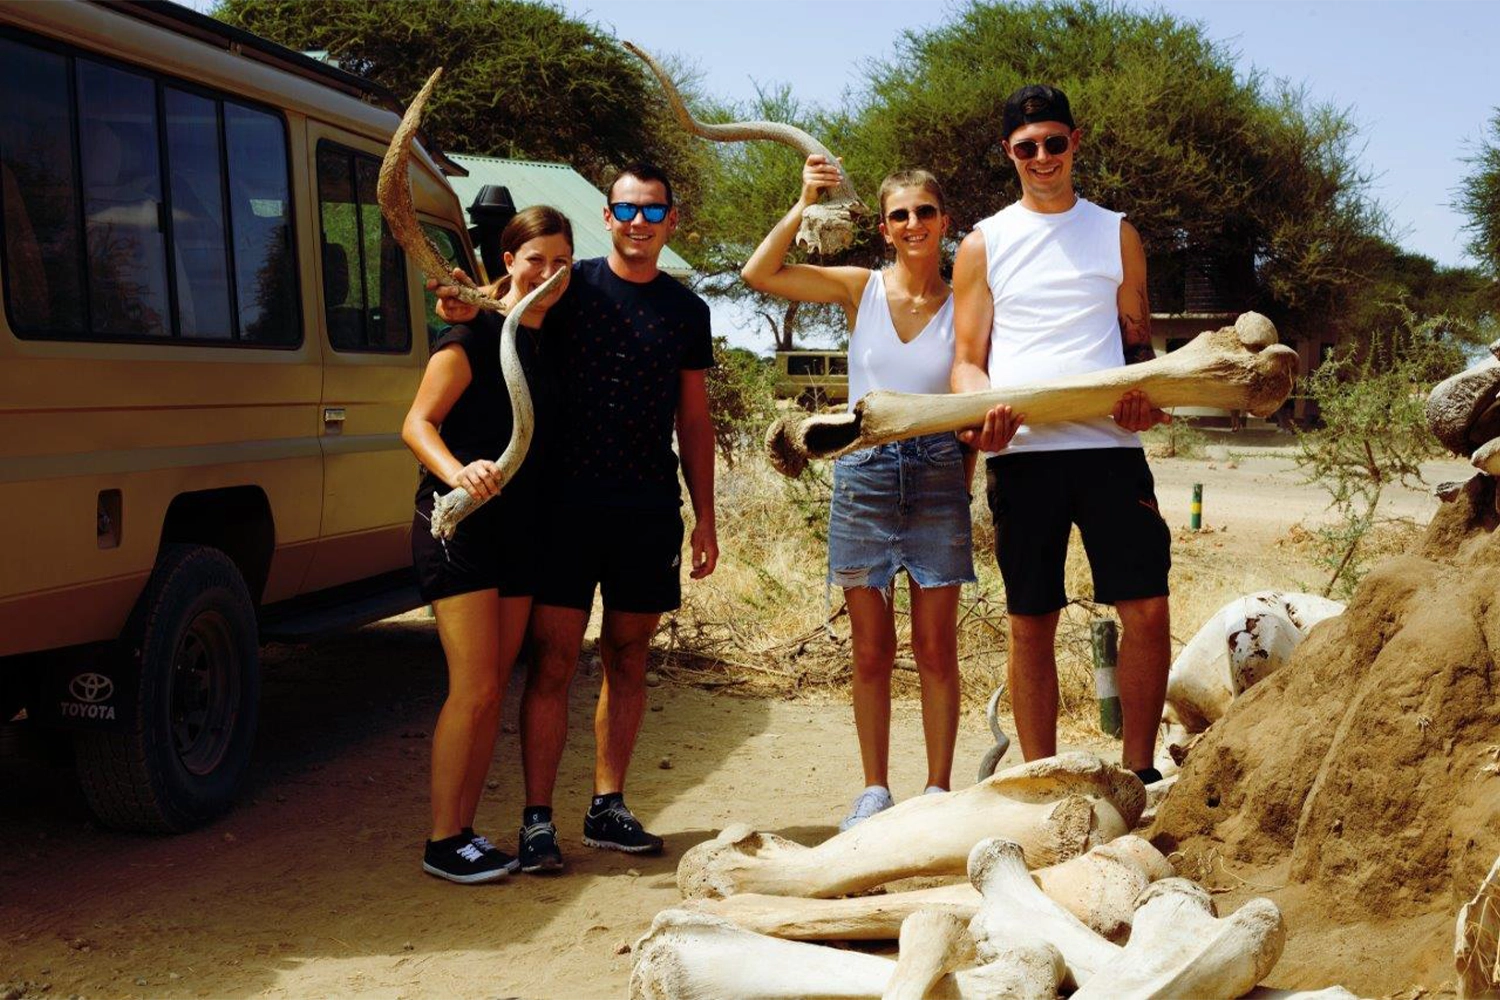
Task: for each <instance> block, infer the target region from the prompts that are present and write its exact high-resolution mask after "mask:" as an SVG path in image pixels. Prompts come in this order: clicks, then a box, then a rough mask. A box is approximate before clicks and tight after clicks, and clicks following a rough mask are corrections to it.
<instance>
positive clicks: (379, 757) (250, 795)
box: [0, 454, 1464, 997]
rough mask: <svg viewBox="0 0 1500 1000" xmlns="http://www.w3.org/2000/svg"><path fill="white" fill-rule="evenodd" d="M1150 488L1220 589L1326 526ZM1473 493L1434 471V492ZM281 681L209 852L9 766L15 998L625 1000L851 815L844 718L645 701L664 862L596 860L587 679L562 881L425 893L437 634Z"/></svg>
mask: <svg viewBox="0 0 1500 1000" xmlns="http://www.w3.org/2000/svg"><path fill="white" fill-rule="evenodd" d="M1154 464H1155V468H1156V473H1157V481H1158V491H1159V496H1160V498H1161V501H1162V507H1163V511H1164V512H1165V513H1166V515H1167V517H1168V520H1169V523H1171V524H1172V525H1173V526H1174V527H1176V526H1179V525H1183V524H1185V523H1186V519H1187V491H1188V490H1189V489H1190V484H1191V483H1193V482H1202V483H1204V484H1205V507H1206V519H1207V521H1208V523H1210V524H1218V525H1221V526H1222V525H1227V526H1228V528H1229V530H1228V531H1227V532H1224V533H1222V534H1221V535H1216V536H1213V537H1214V541H1213V545H1214V546H1215V549H1214V551H1213V553H1212V554H1211V555H1205V556H1204V558H1209V559H1211V560H1212V561H1214V562H1216V563H1217V562H1219V561H1220V560H1221V559H1222V560H1223V561H1224V562H1226V563H1228V562H1231V561H1241V562H1243V563H1244V564H1245V565H1246V566H1252V567H1266V566H1273V565H1274V564H1275V563H1276V561H1277V558H1276V556H1275V555H1274V554H1272V553H1268V552H1267V551H1266V549H1265V547H1266V545H1267V544H1268V543H1269V542H1270V541H1273V540H1274V539H1275V538H1277V537H1280V536H1282V535H1284V534H1285V533H1286V532H1287V531H1288V529H1289V528H1290V527H1291V526H1292V525H1293V524H1295V523H1297V522H1298V521H1300V520H1302V519H1303V518H1317V517H1319V516H1321V511H1322V509H1323V506H1324V505H1325V504H1326V498H1325V497H1324V495H1323V494H1321V493H1320V492H1318V491H1317V490H1316V489H1315V488H1313V487H1306V486H1299V485H1298V484H1297V479H1298V476H1297V474H1296V473H1295V471H1293V470H1291V468H1290V464H1289V463H1288V462H1287V460H1286V459H1285V458H1284V457H1277V456H1275V455H1261V454H1256V455H1251V454H1243V455H1239V456H1236V457H1235V458H1234V459H1233V460H1225V459H1221V460H1219V461H1216V462H1186V461H1168V462H1156V463H1154ZM1230 465H1233V466H1234V467H1233V468H1231V467H1230ZM1463 469H1464V467H1463V466H1462V465H1461V464H1460V463H1442V466H1441V467H1440V468H1434V470H1433V474H1434V475H1433V478H1434V479H1435V478H1457V477H1458V476H1459V475H1462V473H1463ZM1391 505H1392V510H1393V511H1394V512H1399V513H1403V514H1407V515H1409V516H1414V517H1418V518H1419V519H1421V520H1425V519H1426V518H1427V517H1428V516H1430V514H1431V511H1432V509H1433V508H1434V507H1435V501H1433V500H1431V499H1430V497H1428V496H1427V495H1425V494H1423V493H1420V492H1407V491H1396V492H1395V493H1393V494H1392V497H1391ZM1220 550H1222V552H1221V551H1220ZM1190 563H1191V560H1188V559H1184V560H1182V564H1183V565H1189V564H1190ZM1272 575H1273V574H1272V573H1271V571H1269V570H1265V569H1255V570H1246V575H1245V579H1244V580H1243V583H1244V585H1246V586H1247V587H1249V589H1254V588H1255V586H1277V585H1286V583H1287V581H1285V580H1280V579H1272V578H1270V577H1271V576H1272ZM1240 582H1241V581H1238V580H1236V581H1235V584H1236V585H1239V584H1240ZM1193 627H1196V626H1190V627H1182V628H1181V629H1179V631H1182V632H1183V634H1185V635H1190V634H1191V632H1192V628H1193ZM264 659H265V670H266V682H265V706H264V711H263V715H262V723H261V733H260V739H259V743H258V747H257V751H256V756H255V761H254V765H253V774H252V777H251V779H250V781H249V784H248V787H247V788H246V789H245V791H244V794H243V799H242V804H241V805H240V806H239V807H238V808H237V809H235V810H234V811H233V812H232V813H230V814H229V815H228V816H227V817H225V818H224V819H222V820H220V821H219V822H217V823H215V824H213V825H211V826H210V827H208V828H207V829H204V830H201V831H197V832H195V833H191V834H187V835H184V836H179V837H172V838H155V837H136V836H127V835H122V834H116V833H112V832H108V831H103V830H100V829H98V828H97V827H95V826H94V825H93V824H92V823H91V822H90V821H89V820H88V818H87V814H86V812H85V811H84V808H83V805H82V802H81V799H80V798H79V796H78V794H77V792H76V790H74V789H73V788H72V786H71V784H70V776H69V774H68V772H67V768H66V766H64V765H62V764H57V765H54V766H42V765H39V764H37V763H36V762H34V761H23V760H14V759H3V758H0V789H3V794H0V993H3V992H4V984H7V983H10V984H16V983H23V982H24V983H29V984H31V985H30V986H29V987H27V994H26V995H30V994H32V993H36V994H38V995H40V994H41V992H42V986H41V984H46V986H47V988H46V991H45V993H46V995H47V996H49V997H70V996H75V995H81V996H89V997H92V996H111V997H118V996H143V997H145V996H150V997H156V996H163V997H219V996H225V997H304V996H347V995H352V994H360V995H364V996H372V997H418V996H459V995H461V996H472V997H510V996H525V997H618V996H621V995H623V994H624V992H625V985H626V981H627V979H628V975H629V969H630V962H631V956H630V955H629V954H628V953H627V952H625V951H624V949H625V947H626V946H627V945H628V944H629V943H630V942H633V941H634V940H635V939H636V937H637V936H639V935H640V934H641V933H642V932H643V931H644V930H645V928H646V927H647V925H648V924H649V923H650V920H651V918H652V916H653V915H654V914H655V913H656V912H657V911H658V910H660V909H663V908H665V907H667V906H668V905H670V904H671V903H673V902H674V901H675V900H676V899H677V890H676V886H675V883H674V881H673V871H674V868H675V864H676V859H677V858H678V857H680V856H681V854H682V852H683V851H684V850H686V849H687V848H688V847H690V846H691V845H693V844H694V843H697V842H698V841H700V840H702V839H704V838H706V837H709V836H711V835H712V834H714V833H715V832H717V830H718V829H720V828H721V827H723V826H725V825H726V824H727V823H730V822H737V821H738V822H750V823H752V824H753V825H755V826H756V827H758V828H760V829H768V830H775V831H777V832H779V833H781V834H783V835H785V836H788V837H791V838H793V839H797V840H803V841H816V840H818V839H821V838H823V837H825V836H827V835H829V834H831V833H832V832H833V830H834V824H835V823H836V822H837V820H838V818H839V817H840V816H841V815H842V811H843V809H844V807H845V806H846V804H847V801H848V799H849V798H850V797H852V795H853V794H854V793H855V792H856V791H857V790H858V789H857V787H856V786H857V775H858V761H857V752H856V746H855V740H854V734H853V727H852V723H851V720H850V718H849V711H848V709H847V707H846V706H845V705H844V704H843V703H842V702H814V701H796V702H787V701H761V700H749V699H739V698H732V697H727V696H723V695H717V696H716V695H713V694H710V693H706V692H703V691H698V690H685V689H674V688H670V687H658V688H653V689H652V690H651V693H650V700H651V711H650V713H649V714H648V715H647V717H646V723H645V726H644V731H643V734H642V737H641V743H640V746H639V750H638V752H637V755H636V767H635V770H634V772H633V774H632V779H631V783H630V788H631V791H630V801H631V803H632V805H633V806H634V807H635V809H636V811H637V812H638V813H639V814H640V815H641V816H642V818H643V819H645V820H646V821H647V823H648V825H649V826H650V827H651V828H652V829H653V830H655V831H657V832H659V833H662V834H663V835H665V836H666V837H667V845H668V852H667V855H666V856H665V857H662V858H648V859H640V858H628V857H625V856H623V855H618V854H608V853H602V852H595V851H592V850H589V849H587V848H585V847H583V846H582V844H581V842H580V827H581V822H582V810H583V807H584V805H585V803H586V796H587V794H588V792H589V784H588V783H589V777H590V770H591V763H592V738H591V720H592V714H591V713H592V700H593V696H594V693H595V692H596V691H597V684H598V679H597V677H588V676H580V678H579V681H578V683H577V684H576V685H575V689H574V698H573V711H572V719H571V724H572V726H573V733H574V738H573V740H572V742H571V745H570V746H569V749H568V751H567V754H566V756H565V758H564V760H563V765H562V774H561V780H560V782H559V793H558V807H559V808H558V817H557V818H558V822H559V828H560V830H561V832H562V835H563V836H562V840H563V845H562V846H563V849H564V852H565V853H566V855H567V858H568V861H569V871H568V872H567V873H566V874H564V875H562V876H561V877H555V878H540V877H531V876H520V875H518V876H516V877H514V878H512V879H511V880H510V881H509V882H508V883H502V884H498V885H492V886H481V887H472V888H470V887H457V886H453V885H450V884H447V883H443V882H439V881H437V880H435V879H432V878H430V877H427V876H424V875H423V874H422V873H421V871H420V868H419V858H420V853H421V846H422V838H423V836H424V822H425V818H426V815H427V784H426V780H427V753H428V738H427V737H428V733H429V732H430V729H431V725H432V721H433V718H434V716H435V714H436V710H437V705H438V703H439V698H440V692H441V690H442V681H443V662H442V655H441V651H440V649H439V647H438V643H437V638H436V634H435V632H434V629H433V626H432V623H431V621H430V620H429V619H427V618H426V617H425V615H424V614H422V613H413V614H411V615H407V616H404V617H403V618H399V619H392V620H390V621H387V622H383V623H380V624H379V625H375V626H371V627H369V628H366V629H363V630H361V631H360V632H358V633H355V634H352V635H348V636H345V637H342V638H338V639H334V640H330V641H327V642H324V643H322V644H320V645H318V646H316V647H286V646H272V647H267V648H266V650H265V653H264ZM517 688H518V685H517V684H513V685H512V691H511V699H510V701H509V702H508V703H507V706H506V712H507V715H506V718H507V725H506V729H507V731H506V733H505V734H504V735H503V736H502V738H501V745H500V746H499V748H498V749H497V752H496V761H497V766H496V767H495V769H494V772H493V774H492V778H493V779H494V787H493V788H492V789H491V790H490V792H489V793H488V796H487V800H486V802H485V804H484V806H483V808H482V810H481V814H480V820H481V823H480V825H481V829H482V831H483V832H487V833H488V834H490V835H491V836H492V837H493V838H494V839H496V840H497V841H499V842H501V843H503V844H513V842H514V838H515V835H516V827H517V825H518V820H519V815H518V813H519V808H520V805H521V791H520V787H519V774H518V771H519V768H518V766H517V761H518V748H517V742H516V741H517V738H516V736H515V729H514V719H515V709H516V706H515V694H516V689H517ZM893 744H894V747H895V753H894V754H893V760H894V762H895V764H894V775H893V782H894V785H895V792H896V795H897V797H898V798H903V797H906V796H910V795H914V794H917V793H918V792H919V791H920V790H921V785H922V779H923V770H922V757H921V734H920V727H919V722H918V719H917V715H916V711H915V705H914V703H913V702H911V701H906V702H903V703H902V704H900V705H898V712H897V724H896V726H895V733H894V737H893ZM1092 745H1093V746H1094V747H1096V748H1098V749H1100V750H1101V751H1102V752H1106V753H1107V752H1109V745H1108V743H1107V742H1104V741H1100V740H1097V739H1095V740H1094V741H1092ZM988 746H989V738H988V733H987V730H986V727H985V725H984V723H983V720H982V719H981V718H979V717H978V716H977V715H971V716H969V717H966V718H965V720H964V722H963V726H962V733H961V737H960V742H959V753H958V760H959V766H958V768H957V773H956V780H958V781H969V780H972V773H973V768H974V766H975V763H976V762H977V760H978V758H979V756H980V755H981V754H982V753H983V751H984V750H985V749H987V748H988ZM1016 755H1017V752H1016V751H1015V750H1012V757H1011V759H1012V760H1014V759H1015V757H1016ZM667 764H670V767H667V766H666V765H667Z"/></svg>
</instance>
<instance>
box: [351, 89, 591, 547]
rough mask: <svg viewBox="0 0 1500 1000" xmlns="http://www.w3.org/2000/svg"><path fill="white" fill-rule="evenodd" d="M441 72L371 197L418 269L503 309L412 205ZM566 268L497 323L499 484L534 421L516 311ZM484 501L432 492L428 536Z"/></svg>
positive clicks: (402, 131)
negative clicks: (420, 140)
mask: <svg viewBox="0 0 1500 1000" xmlns="http://www.w3.org/2000/svg"><path fill="white" fill-rule="evenodd" d="M442 72H443V71H442V70H441V69H437V70H434V71H433V74H432V76H430V77H428V79H427V83H426V84H424V85H423V87H422V89H421V90H420V91H419V92H418V93H417V96H416V97H414V98H413V99H412V102H411V105H410V106H409V107H408V108H407V109H406V114H405V115H404V116H403V117H402V119H401V124H400V125H398V126H397V127H396V132H395V134H394V135H392V136H391V145H390V148H389V149H387V150H386V153H385V159H384V161H382V163H381V164H380V179H379V181H378V183H377V185H376V191H375V194H376V198H377V200H378V201H379V202H380V210H381V212H382V213H383V214H384V215H385V221H386V225H388V226H390V229H391V235H392V236H393V237H394V238H395V240H396V242H397V243H398V244H400V246H401V249H403V250H405V251H406V254H407V256H408V257H410V258H411V260H412V261H413V262H414V263H415V264H416V265H417V267H418V268H420V269H421V271H422V273H423V274H425V275H426V276H427V277H429V278H432V279H433V280H435V281H437V282H438V284H440V285H453V286H455V287H456V288H457V289H458V298H459V300H460V301H462V302H467V303H468V304H469V305H472V306H476V307H477V308H479V309H483V310H486V311H489V312H504V311H505V306H504V303H502V302H500V300H498V299H493V298H490V297H489V296H487V295H484V294H482V293H481V292H479V291H478V290H476V289H475V288H473V287H472V286H466V285H462V284H459V283H457V282H455V281H454V279H453V277H452V273H453V265H452V264H450V263H449V262H448V261H446V260H444V259H443V255H442V253H441V252H440V251H439V250H438V248H437V247H436V246H435V245H433V242H432V240H430V239H429V238H428V237H427V234H426V232H424V231H423V229H422V225H421V223H420V222H418V221H417V213H416V208H415V206H414V205H413V203H412V197H411V184H410V182H409V179H408V177H407V171H408V164H409V163H410V161H411V143H412V138H413V137H414V136H415V135H416V132H417V126H418V125H419V124H420V123H421V121H422V107H423V105H425V104H426V103H427V98H428V97H429V96H430V95H431V94H432V88H433V87H434V86H436V85H437V81H438V77H439V76H441V75H442ZM567 273H568V269H567V268H561V269H559V270H558V271H557V272H556V273H555V274H553V275H552V277H550V278H548V279H547V280H546V281H544V282H542V283H541V285H539V286H538V287H537V288H535V289H533V290H532V291H531V292H530V293H529V294H528V295H526V296H525V297H524V298H522V299H521V301H520V302H518V303H516V307H515V308H514V309H512V310H511V311H510V315H508V316H506V317H505V323H504V324H503V325H502V326H501V328H500V374H501V377H502V378H503V379H504V380H505V388H506V390H507V391H508V392H509V395H510V414H511V428H512V430H511V436H510V441H508V442H507V443H506V445H505V450H504V451H503V452H502V453H501V454H500V457H499V458H497V459H496V460H495V464H496V465H497V466H499V468H498V469H497V470H496V474H497V475H498V477H499V479H500V483H501V486H502V487H503V486H504V485H505V484H506V483H508V482H510V481H511V479H513V478H514V477H515V474H516V472H517V471H518V470H519V469H520V468H521V463H522V462H523V461H524V460H525V458H526V452H527V450H528V449H529V448H530V447H531V436H532V433H533V432H534V430H535V427H536V416H535V414H534V412H533V410H532V406H531V391H530V389H529V388H528V387H527V385H526V373H525V372H524V371H523V370H522V368H521V356H520V354H518V353H517V351H516V327H517V325H518V324H519V323H520V322H521V317H522V316H524V315H525V314H526V310H527V309H530V308H531V304H532V303H533V302H535V301H536V300H537V299H539V298H541V297H542V296H544V295H547V294H548V293H549V292H551V291H552V289H554V288H555V287H557V285H558V283H559V282H561V281H563V280H565V278H566V276H567ZM484 502H485V501H484V500H476V499H475V498H474V497H473V496H472V495H470V493H469V491H468V490H465V489H464V488H463V487H459V488H458V489H455V490H450V491H449V492H447V493H444V494H441V495H440V496H437V497H435V498H434V499H433V502H432V523H431V526H430V527H431V530H432V537H433V538H441V539H449V538H452V537H453V533H454V532H455V531H456V530H457V528H458V522H460V521H462V520H463V519H464V518H465V517H468V516H469V514H471V513H472V512H473V511H474V510H476V509H477V508H478V507H479V506H480V504H482V503H484Z"/></svg>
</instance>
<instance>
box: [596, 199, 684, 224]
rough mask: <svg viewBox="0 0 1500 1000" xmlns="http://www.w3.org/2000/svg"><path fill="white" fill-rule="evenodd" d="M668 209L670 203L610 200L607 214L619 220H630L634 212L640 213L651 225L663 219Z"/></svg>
mask: <svg viewBox="0 0 1500 1000" xmlns="http://www.w3.org/2000/svg"><path fill="white" fill-rule="evenodd" d="M670 211H672V206H671V205H660V204H657V205H632V204H631V203H630V202H628V201H616V202H612V203H611V204H610V206H609V214H610V215H613V216H614V217H615V218H616V219H617V220H619V221H620V222H631V221H633V220H634V219H635V217H636V214H637V213H640V214H641V215H644V216H645V217H646V221H647V222H649V223H651V224H652V225H655V224H656V223H658V222H661V221H662V220H663V219H665V218H666V217H667V213H668V212H670Z"/></svg>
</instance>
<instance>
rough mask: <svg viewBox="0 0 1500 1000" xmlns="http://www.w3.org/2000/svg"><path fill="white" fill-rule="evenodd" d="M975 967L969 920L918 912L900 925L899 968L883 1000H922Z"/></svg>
mask: <svg viewBox="0 0 1500 1000" xmlns="http://www.w3.org/2000/svg"><path fill="white" fill-rule="evenodd" d="M973 964H974V939H973V938H971V937H969V922H968V921H967V920H964V919H963V918H961V917H958V916H955V915H954V914H952V913H950V912H948V911H946V910H918V911H917V912H916V913H913V914H912V915H911V916H909V917H907V918H906V919H905V920H903V921H901V936H900V952H899V954H898V956H897V958H896V968H895V970H894V971H892V973H891V981H890V982H889V983H887V984H886V987H885V992H884V993H883V994H881V998H880V1000H922V998H923V997H925V996H927V992H928V990H930V989H931V988H932V987H933V986H934V985H936V984H937V981H938V980H940V979H942V978H943V977H944V976H946V975H948V974H949V973H952V972H957V971H958V970H959V969H962V968H964V967H965V966H969V965H973ZM1056 985H1057V984H1056V982H1055V981H1054V982H1053V986H1056Z"/></svg>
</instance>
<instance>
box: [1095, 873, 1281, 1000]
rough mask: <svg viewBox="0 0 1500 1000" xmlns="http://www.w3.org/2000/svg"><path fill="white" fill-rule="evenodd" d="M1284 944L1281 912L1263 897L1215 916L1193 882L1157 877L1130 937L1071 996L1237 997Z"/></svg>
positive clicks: (1131, 999)
mask: <svg viewBox="0 0 1500 1000" xmlns="http://www.w3.org/2000/svg"><path fill="white" fill-rule="evenodd" d="M1285 943H1286V925H1285V924H1284V923H1283V922H1282V919H1281V911H1280V910H1279V909H1278V908H1277V906H1276V904H1275V903H1273V902H1271V901H1270V900H1269V899H1252V900H1250V901H1249V902H1248V903H1246V904H1244V905H1243V906H1241V907H1240V908H1239V909H1238V910H1236V911H1235V912H1234V913H1232V914H1230V915H1229V916H1227V917H1224V918H1222V919H1220V918H1219V917H1216V916H1215V915H1214V908H1213V901H1212V900H1211V899H1210V898H1209V895H1208V893H1207V892H1205V891H1204V890H1203V888H1202V887H1201V886H1199V885H1197V884H1196V883H1194V882H1190V881H1188V880H1187V879H1182V878H1169V879H1163V880H1161V881H1160V882H1155V883H1152V884H1151V885H1150V886H1148V887H1147V888H1146V891H1145V892H1143V893H1141V899H1140V905H1139V906H1138V907H1137V909H1136V914H1135V926H1134V928H1133V929H1132V930H1131V932H1130V941H1129V942H1128V943H1127V944H1126V945H1125V947H1124V948H1123V949H1122V950H1121V951H1120V952H1119V953H1118V955H1116V956H1115V957H1114V958H1113V959H1112V960H1111V961H1109V962H1107V963H1105V964H1104V965H1102V966H1100V967H1099V968H1098V969H1096V970H1095V971H1096V975H1095V977H1094V978H1093V979H1092V980H1091V981H1090V982H1089V983H1087V984H1085V985H1084V986H1083V987H1082V988H1081V989H1079V991H1078V992H1077V993H1075V994H1073V996H1074V998H1075V1000H1099V998H1108V1000H1136V998H1140V1000H1145V998H1148V997H1202V998H1205V1000H1210V998H1218V997H1222V998H1225V1000H1228V998H1232V997H1242V996H1244V995H1245V994H1246V993H1248V992H1250V991H1251V990H1252V989H1254V988H1255V984H1256V983H1258V982H1260V981H1261V979H1263V978H1265V976H1266V975H1267V974H1268V973H1269V972H1270V971H1271V969H1272V968H1273V967H1274V966H1275V965H1276V962H1277V960H1278V959H1280V958H1281V949H1282V946H1283V945H1285Z"/></svg>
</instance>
